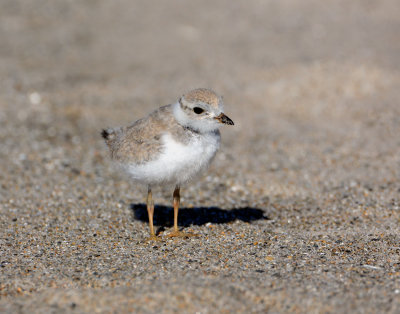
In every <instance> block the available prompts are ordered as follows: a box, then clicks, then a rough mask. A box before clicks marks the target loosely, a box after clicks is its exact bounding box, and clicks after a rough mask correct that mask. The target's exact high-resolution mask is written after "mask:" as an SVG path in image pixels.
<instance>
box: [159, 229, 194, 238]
mask: <svg viewBox="0 0 400 314" xmlns="http://www.w3.org/2000/svg"><path fill="white" fill-rule="evenodd" d="M198 236H199V235H198V234H196V233H190V232H183V231H179V230H174V231H172V232H171V233H169V234H167V235H166V237H167V238H190V237H198Z"/></svg>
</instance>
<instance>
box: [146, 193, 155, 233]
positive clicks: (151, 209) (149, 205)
mask: <svg viewBox="0 0 400 314" xmlns="http://www.w3.org/2000/svg"><path fill="white" fill-rule="evenodd" d="M146 205H147V214H148V216H149V227H150V240H154V239H156V234H155V232H154V226H153V215H154V201H153V195H152V193H151V188H150V187H149V189H148V190H147V199H146Z"/></svg>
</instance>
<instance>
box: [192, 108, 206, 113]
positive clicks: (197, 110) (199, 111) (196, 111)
mask: <svg viewBox="0 0 400 314" xmlns="http://www.w3.org/2000/svg"><path fill="white" fill-rule="evenodd" d="M193 111H194V113H196V114H200V113H203V112H204V109H202V108H200V107H194V108H193Z"/></svg>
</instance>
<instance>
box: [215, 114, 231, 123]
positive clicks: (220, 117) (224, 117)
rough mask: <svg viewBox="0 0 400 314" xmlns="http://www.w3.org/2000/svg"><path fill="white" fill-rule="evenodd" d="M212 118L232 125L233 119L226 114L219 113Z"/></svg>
mask: <svg viewBox="0 0 400 314" xmlns="http://www.w3.org/2000/svg"><path fill="white" fill-rule="evenodd" d="M214 119H216V120H218V122H219V123H223V124H228V125H234V123H233V121H232V120H231V119H229V118H228V116H226V115H224V114H223V113H221V114H220V115H219V116H217V117H215V118H214Z"/></svg>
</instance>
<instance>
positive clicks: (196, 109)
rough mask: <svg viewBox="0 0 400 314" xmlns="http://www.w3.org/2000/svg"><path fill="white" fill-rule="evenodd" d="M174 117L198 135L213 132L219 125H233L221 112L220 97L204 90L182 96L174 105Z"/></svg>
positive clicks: (196, 90) (193, 91) (195, 90)
mask: <svg viewBox="0 0 400 314" xmlns="http://www.w3.org/2000/svg"><path fill="white" fill-rule="evenodd" d="M174 116H175V119H176V120H177V121H178V123H179V124H181V125H183V126H185V127H189V128H192V129H194V130H196V131H198V132H200V133H207V132H212V131H215V130H216V129H218V127H219V126H220V125H221V124H228V125H233V121H232V120H231V119H230V118H228V117H227V116H226V115H225V114H224V112H223V102H222V97H220V96H218V95H217V94H216V93H215V92H213V91H212V90H209V89H206V88H199V89H194V90H192V91H190V92H188V93H186V94H184V95H183V96H182V97H181V98H180V99H179V101H178V102H177V103H176V104H175V105H174Z"/></svg>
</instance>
